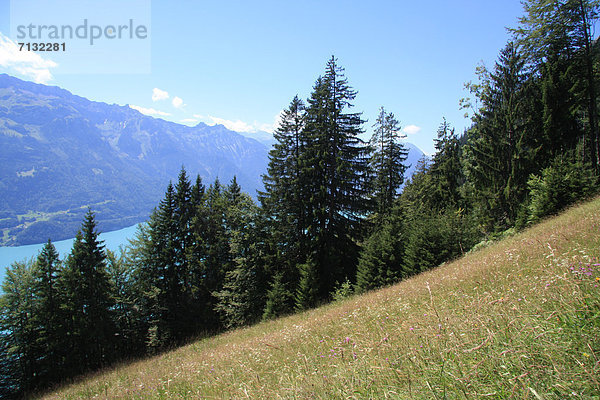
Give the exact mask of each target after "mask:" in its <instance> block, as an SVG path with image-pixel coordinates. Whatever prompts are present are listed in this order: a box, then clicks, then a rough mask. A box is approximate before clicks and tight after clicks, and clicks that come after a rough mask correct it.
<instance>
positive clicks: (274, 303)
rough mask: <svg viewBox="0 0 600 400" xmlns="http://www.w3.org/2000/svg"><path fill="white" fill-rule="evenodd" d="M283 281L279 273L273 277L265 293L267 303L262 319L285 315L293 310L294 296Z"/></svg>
mask: <svg viewBox="0 0 600 400" xmlns="http://www.w3.org/2000/svg"><path fill="white" fill-rule="evenodd" d="M284 281H285V279H284V277H283V275H282V274H281V273H279V274H277V275H275V277H274V278H273V282H272V283H271V288H270V289H269V291H268V292H267V301H266V304H265V311H264V313H263V319H271V318H275V317H279V316H281V315H285V314H287V313H289V312H290V310H293V307H294V296H293V294H292V292H291V291H290V290H289V288H287V287H286V285H285V283H284Z"/></svg>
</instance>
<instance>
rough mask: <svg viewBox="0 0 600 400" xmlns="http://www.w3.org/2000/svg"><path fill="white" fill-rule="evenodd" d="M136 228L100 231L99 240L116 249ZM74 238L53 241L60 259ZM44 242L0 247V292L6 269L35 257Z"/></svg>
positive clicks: (107, 246) (66, 253) (126, 240)
mask: <svg viewBox="0 0 600 400" xmlns="http://www.w3.org/2000/svg"><path fill="white" fill-rule="evenodd" d="M136 229H137V224H136V225H133V226H129V227H127V228H123V229H119V230H118V231H112V232H106V233H101V234H100V240H103V241H104V246H105V247H106V248H107V249H110V250H112V251H117V250H118V249H119V246H121V245H123V246H125V245H127V244H128V243H129V239H131V238H133V237H134V236H135V232H136ZM74 240H75V239H66V240H60V241H58V242H53V244H54V247H56V250H57V251H58V253H59V254H60V259H61V260H63V259H64V258H65V257H66V256H67V255H68V254H69V253H70V252H71V248H72V247H73V241H74ZM45 244H46V243H40V244H30V245H27V246H16V247H0V292H1V291H2V288H1V284H2V282H3V281H4V275H6V269H7V268H8V267H9V266H10V265H11V264H12V263H13V262H15V261H24V260H29V259H30V258H33V257H37V255H38V253H39V252H40V251H41V250H42V247H44V245H45Z"/></svg>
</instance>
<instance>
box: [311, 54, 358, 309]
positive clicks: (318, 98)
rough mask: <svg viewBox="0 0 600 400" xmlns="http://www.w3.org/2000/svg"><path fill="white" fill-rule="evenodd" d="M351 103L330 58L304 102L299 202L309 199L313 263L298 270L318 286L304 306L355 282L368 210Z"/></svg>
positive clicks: (351, 95)
mask: <svg viewBox="0 0 600 400" xmlns="http://www.w3.org/2000/svg"><path fill="white" fill-rule="evenodd" d="M355 97H356V92H355V91H354V90H352V89H351V88H350V86H349V85H348V81H347V79H346V78H345V76H344V74H343V69H342V68H341V67H340V66H339V65H338V63H337V60H336V59H335V58H334V57H332V58H331V59H330V60H329V61H328V62H327V67H326V70H325V75H324V76H323V77H320V78H319V79H317V82H316V83H315V86H314V89H313V92H312V94H311V96H310V98H309V100H308V107H307V112H306V125H305V137H306V146H305V150H304V152H303V153H302V155H301V160H300V166H301V171H302V172H301V173H302V175H303V176H304V177H305V180H304V181H303V182H304V185H303V188H302V189H303V191H304V193H306V194H305V195H303V198H306V199H309V201H308V203H307V204H306V205H305V207H306V208H307V211H308V213H309V214H308V216H307V219H308V221H307V222H308V223H307V224H306V227H307V229H306V232H307V235H308V236H309V238H310V243H311V252H310V253H311V254H312V262H307V263H305V264H303V265H304V267H303V268H301V269H300V274H301V277H300V279H301V281H302V280H305V281H312V280H313V279H312V278H310V277H313V276H316V277H317V279H316V282H318V286H319V287H318V288H317V290H316V291H315V292H316V296H317V299H309V301H306V302H304V303H313V302H314V301H316V300H318V299H326V298H328V297H329V295H330V293H331V291H332V290H333V288H334V287H335V284H336V282H343V281H345V280H346V279H351V280H353V279H354V277H355V274H356V264H357V257H358V246H357V244H356V241H355V239H357V238H358V237H359V236H360V233H361V232H360V229H359V227H360V226H361V223H362V221H363V218H364V216H365V215H366V213H367V212H368V211H370V207H369V203H368V198H369V185H368V171H369V168H368V167H369V166H368V156H369V147H368V146H366V145H365V143H364V142H363V141H362V140H361V139H360V137H359V135H360V134H361V133H362V132H363V130H362V125H363V123H364V121H363V120H362V118H361V114H360V113H353V112H349V108H351V107H352V106H353V104H352V101H353V100H354V98H355ZM310 268H315V269H316V270H315V271H310ZM305 287H307V286H305ZM299 290H302V289H301V288H300V289H299ZM312 292H313V291H311V293H312ZM306 295H308V294H307V293H304V294H302V297H306Z"/></svg>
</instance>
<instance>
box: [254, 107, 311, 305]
mask: <svg viewBox="0 0 600 400" xmlns="http://www.w3.org/2000/svg"><path fill="white" fill-rule="evenodd" d="M305 119H306V112H305V105H304V103H303V102H302V100H300V99H299V98H298V96H295V97H294V99H293V100H292V101H291V103H290V105H289V107H288V109H286V110H285V111H284V112H283V113H282V116H281V121H280V123H279V126H278V127H277V129H276V130H275V133H274V137H275V140H276V143H275V144H274V146H273V149H271V151H270V152H269V165H268V167H267V174H266V175H264V176H263V182H264V185H265V191H264V192H262V193H259V199H260V201H261V204H262V209H263V215H264V216H265V218H266V220H267V227H268V229H269V231H270V242H271V243H272V249H273V251H274V253H275V254H274V256H273V258H272V262H271V263H270V266H269V268H270V274H271V276H273V277H279V278H278V279H279V281H278V282H275V281H273V282H272V284H273V285H275V286H274V287H276V288H277V290H270V291H269V292H268V294H267V298H268V300H267V301H268V303H269V304H271V305H274V304H278V306H276V307H270V311H269V312H267V315H268V316H276V315H279V314H278V313H281V314H284V313H287V312H290V311H291V310H292V304H291V302H290V301H289V299H291V297H292V295H291V291H293V290H295V288H296V287H297V285H298V272H297V265H298V264H301V263H303V262H304V261H305V260H306V253H307V251H308V238H307V235H306V224H307V204H308V199H307V198H305V196H306V191H305V189H304V180H305V176H304V175H305V174H303V171H302V169H301V164H300V163H301V156H303V154H304V149H305V146H306V138H305V132H304V126H305Z"/></svg>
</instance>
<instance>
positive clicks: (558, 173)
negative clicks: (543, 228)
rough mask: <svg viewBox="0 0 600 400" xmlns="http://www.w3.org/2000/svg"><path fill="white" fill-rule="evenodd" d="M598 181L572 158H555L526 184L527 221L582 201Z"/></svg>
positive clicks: (595, 189)
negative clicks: (527, 201) (527, 192)
mask: <svg viewBox="0 0 600 400" xmlns="http://www.w3.org/2000/svg"><path fill="white" fill-rule="evenodd" d="M597 182H598V178H597V177H596V176H595V175H594V172H593V169H592V168H590V167H589V166H586V165H584V164H583V163H582V162H581V161H577V160H574V157H568V156H565V157H559V158H557V159H556V160H555V161H554V162H553V163H552V165H551V166H549V167H547V168H545V169H544V170H543V171H542V173H541V175H540V176H537V175H532V176H531V177H530V178H529V181H528V187H529V197H530V201H529V206H528V222H530V223H531V222H537V221H538V220H539V219H540V218H542V217H545V216H547V215H551V214H554V213H557V212H559V211H561V210H562V209H563V208H564V207H565V206H567V205H569V204H573V203H575V202H578V201H582V200H584V199H586V198H587V197H588V196H590V195H591V194H593V193H595V192H596V191H597Z"/></svg>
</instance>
